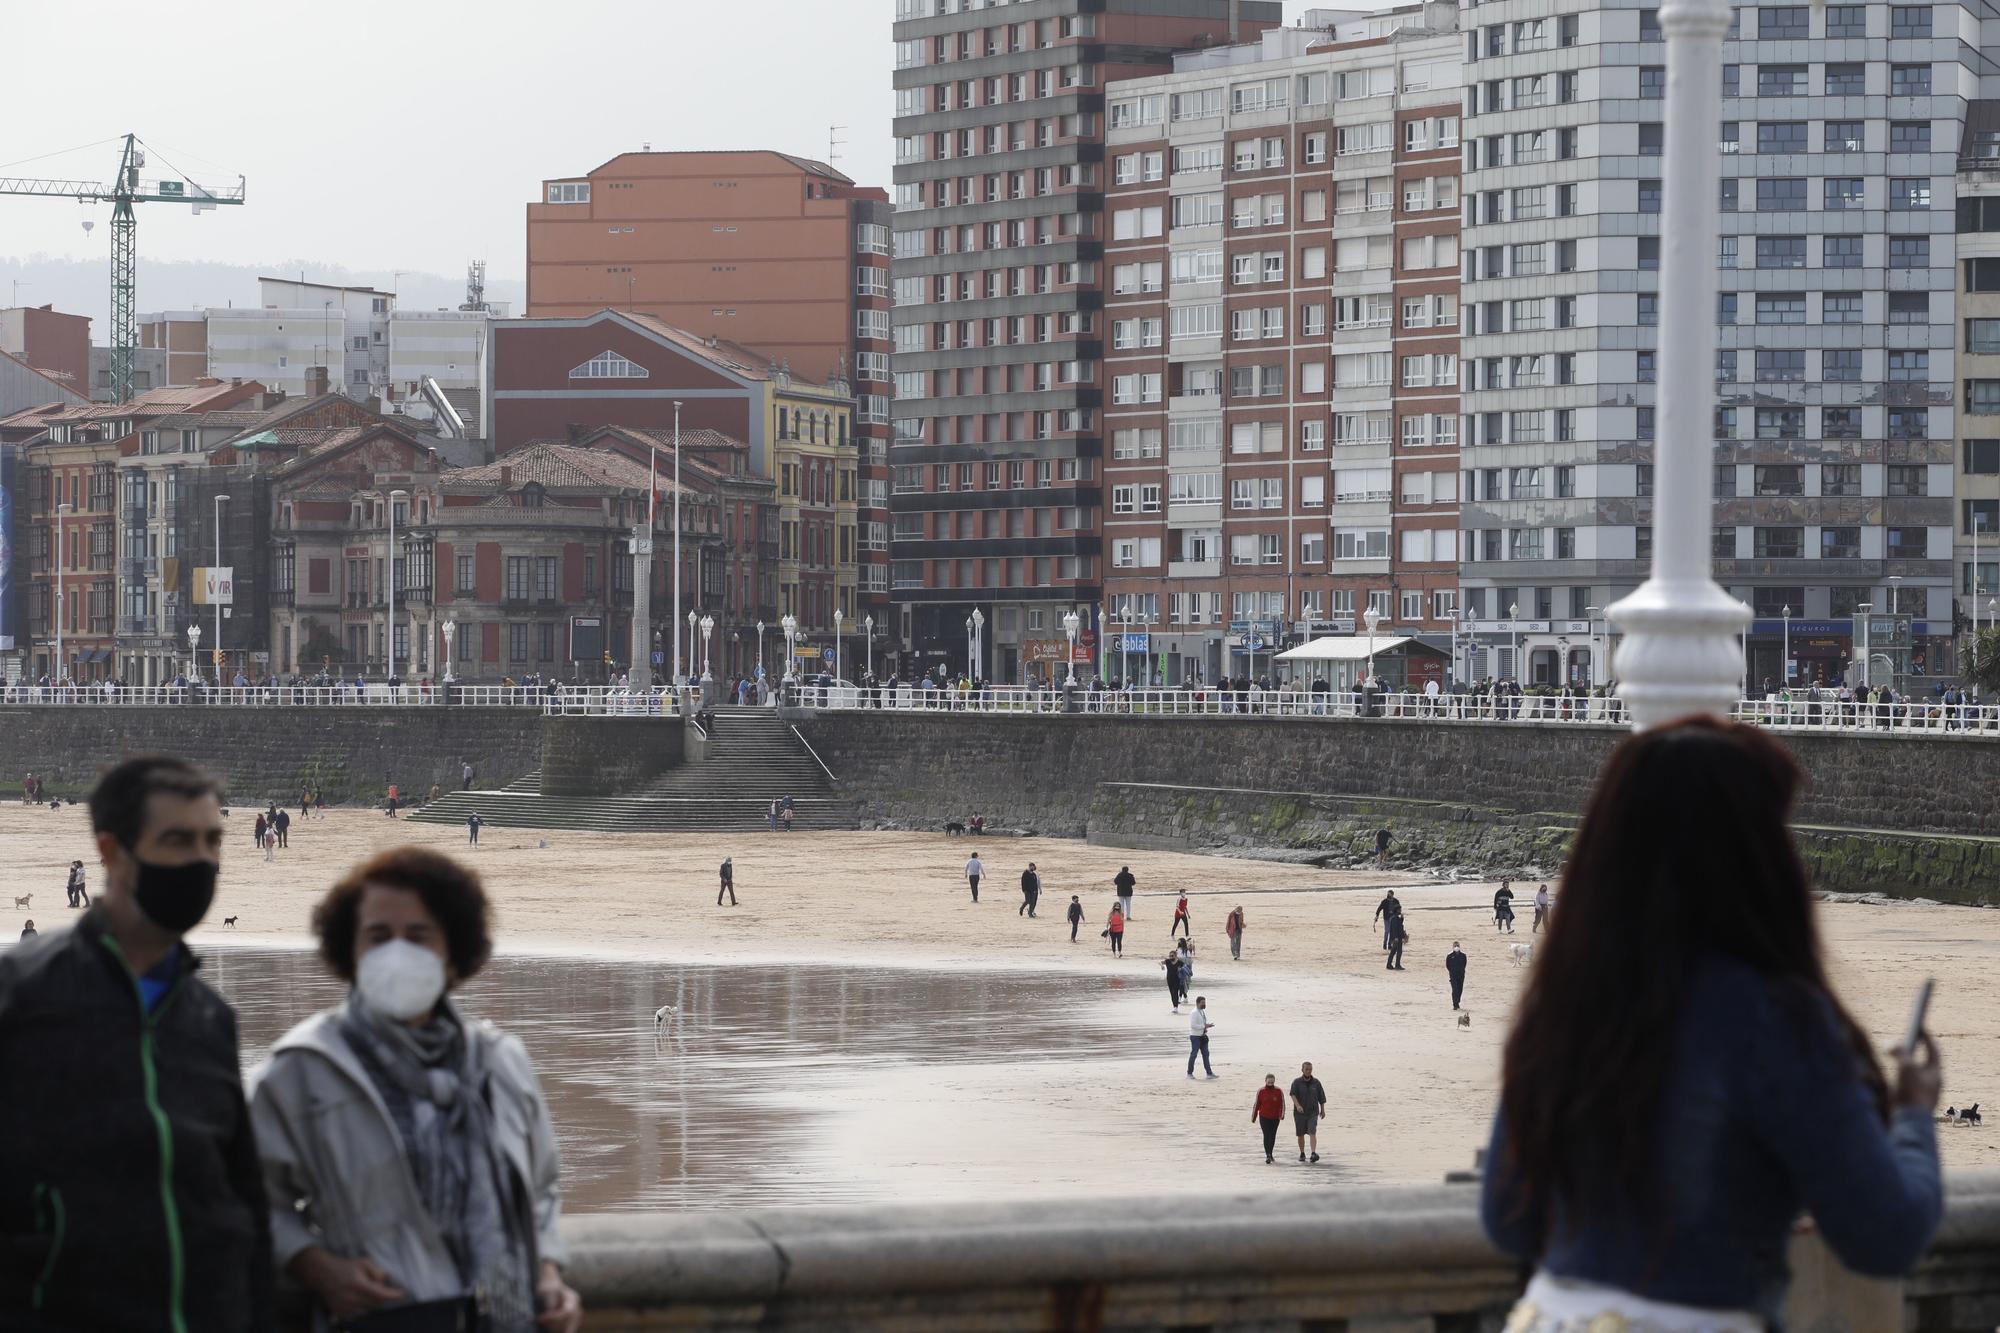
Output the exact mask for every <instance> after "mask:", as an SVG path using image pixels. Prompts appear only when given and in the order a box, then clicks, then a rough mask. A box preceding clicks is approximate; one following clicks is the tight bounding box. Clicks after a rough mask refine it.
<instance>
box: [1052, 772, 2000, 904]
mask: <svg viewBox="0 0 2000 1333" xmlns="http://www.w3.org/2000/svg"><path fill="white" fill-rule="evenodd" d="M1575 827H1576V817H1575V816H1574V815H1568V814H1546V813H1526V814H1517V813H1514V812H1511V811H1507V810H1499V809H1495V808H1493V807H1491V806H1473V805H1455V804H1452V803H1450V802H1445V801H1404V800H1396V799H1392V798H1384V797H1374V798H1357V797H1343V796H1320V795H1317V794H1315V793H1312V792H1288V791H1242V790H1224V789H1218V788H1213V787H1176V786H1166V785H1161V784H1157V783H1134V782H1107V783H1103V784H1101V785H1100V786H1099V787H1098V789H1097V793H1096V796H1095V797H1094V798H1093V799H1092V801H1091V804H1090V816H1089V835H1090V841H1091V842H1093V843H1097V844H1100V845H1103V846H1107V847H1135V848H1152V849H1165V850H1185V849H1189V848H1196V849H1210V848H1223V849H1235V850H1244V851H1251V852H1256V851H1264V852H1268V851H1270V850H1271V849H1274V848H1280V849H1285V850H1288V851H1297V852H1303V853H1306V854H1307V855H1309V856H1319V857H1324V858H1325V859H1326V861H1327V863H1328V864H1335V865H1366V864H1370V863H1372V861H1373V860H1374V853H1375V831H1376V830H1377V829H1382V828H1386V829H1388V830H1389V831H1390V834H1391V838H1392V840H1391V843H1390V852H1389V864H1390V865H1391V866H1392V867H1394V868H1397V869H1403V870H1431V871H1446V870H1452V869H1468V868H1469V869H1475V870H1478V871H1480V872H1482V873H1484V874H1486V875H1488V876H1496V877H1497V876H1508V875H1511V876H1513V877H1514V878H1517V879H1527V878H1550V877H1553V875H1554V874H1555V872H1556V869H1557V867H1558V866H1560V865H1561V864H1562V860H1563V857H1564V854H1565V853H1566V852H1567V850H1568V847H1569V842H1570V838H1571V837H1572V836H1573V834H1574V832H1575ZM1792 832H1793V836H1794V837H1795V838H1796V839H1797V841H1798V847H1799V853H1800V855H1801V856H1802V857H1803V858H1804V859H1805V862H1806V866H1807V868H1808V869H1809V870H1811V872H1812V876H1813V884H1814V886H1815V887H1817V888H1819V889H1822V890H1824V891H1826V892H1828V893H1880V894H1886V895H1889V896H1892V897H1908V896H1910V895H1912V894H1919V895H1921V896H1923V897H1925V898H1934V899H1936V900H1938V901H1940V902H1950V903H1960V904H1963V905H1965V906H1971V907H1984V906H1988V905H1991V904H1994V903H1996V902H2000V838H1979V837H1970V836H1966V835H1963V834H1950V833H1895V832H1890V831H1887V830H1880V829H1840V828H1823V827H1816V826H1811V825H1806V826H1798V827H1795V828H1794V829H1793V830H1792Z"/></svg>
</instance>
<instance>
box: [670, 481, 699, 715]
mask: <svg viewBox="0 0 2000 1333" xmlns="http://www.w3.org/2000/svg"><path fill="white" fill-rule="evenodd" d="M674 512H675V513H679V512H680V498H679V496H676V497H675V498H674ZM675 558H676V559H678V558H679V557H678V556H677V557H675ZM675 605H679V602H678V601H676V603H675ZM700 621H701V613H700V612H699V611H696V610H695V609H694V608H693V607H689V608H688V660H687V665H688V679H690V680H692V679H694V677H695V675H696V672H695V669H694V668H695V657H694V632H695V627H696V626H697V625H698V624H699V623H700ZM679 623H680V622H678V621H676V622H675V626H676V628H677V629H678V626H679ZM676 637H678V635H676Z"/></svg>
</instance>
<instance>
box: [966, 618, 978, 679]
mask: <svg viewBox="0 0 2000 1333" xmlns="http://www.w3.org/2000/svg"><path fill="white" fill-rule="evenodd" d="M976 651H978V650H977V649H975V648H974V647H973V646H972V617H971V616H967V617H966V618H965V677H966V679H967V680H970V679H972V673H973V670H974V662H975V659H974V657H973V654H974V653H975V652H976Z"/></svg>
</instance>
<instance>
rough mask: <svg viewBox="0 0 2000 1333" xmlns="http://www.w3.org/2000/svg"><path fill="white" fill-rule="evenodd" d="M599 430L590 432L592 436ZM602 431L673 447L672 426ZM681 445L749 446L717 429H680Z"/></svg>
mask: <svg viewBox="0 0 2000 1333" xmlns="http://www.w3.org/2000/svg"><path fill="white" fill-rule="evenodd" d="M598 433H599V432H597V431H593V432H591V434H592V436H595V435H597V434H598ZM603 433H605V434H611V435H622V436H625V437H626V438H628V439H632V440H636V441H638V442H639V443H641V444H647V443H651V444H657V445H659V446H660V448H662V449H672V448H673V447H674V428H673V427H672V426H606V427H604V430H603ZM681 447H682V448H685V449H729V450H741V451H744V452H748V451H749V448H750V446H749V445H747V444H745V443H743V441H741V440H739V439H737V438H736V437H735V436H733V435H725V434H724V433H723V432H721V431H719V430H707V429H702V430H682V431H681Z"/></svg>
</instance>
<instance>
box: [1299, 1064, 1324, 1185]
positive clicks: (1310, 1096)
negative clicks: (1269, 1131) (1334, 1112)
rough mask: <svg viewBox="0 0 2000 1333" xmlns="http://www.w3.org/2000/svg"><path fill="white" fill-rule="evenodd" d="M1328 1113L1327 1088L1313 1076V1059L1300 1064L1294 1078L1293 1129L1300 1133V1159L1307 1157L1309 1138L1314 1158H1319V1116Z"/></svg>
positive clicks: (1316, 1159)
mask: <svg viewBox="0 0 2000 1333" xmlns="http://www.w3.org/2000/svg"><path fill="white" fill-rule="evenodd" d="M1325 1114H1326V1088H1325V1087H1324V1086H1322V1085H1321V1083H1320V1081H1319V1080H1318V1079H1316V1078H1314V1077H1313V1067H1312V1061H1310V1060H1308V1061H1306V1062H1305V1063H1304V1064H1302V1065H1300V1066H1299V1076H1298V1077H1297V1078H1295V1079H1293V1080H1292V1130H1293V1132H1294V1133H1295V1134H1297V1135H1298V1140H1299V1160H1300V1161H1301V1162H1303V1161H1305V1160H1307V1159H1306V1147H1307V1142H1308V1140H1310V1141H1311V1146H1312V1160H1313V1161H1315V1162H1317V1161H1318V1160H1319V1118H1320V1117H1321V1116H1322V1115H1325Z"/></svg>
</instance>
